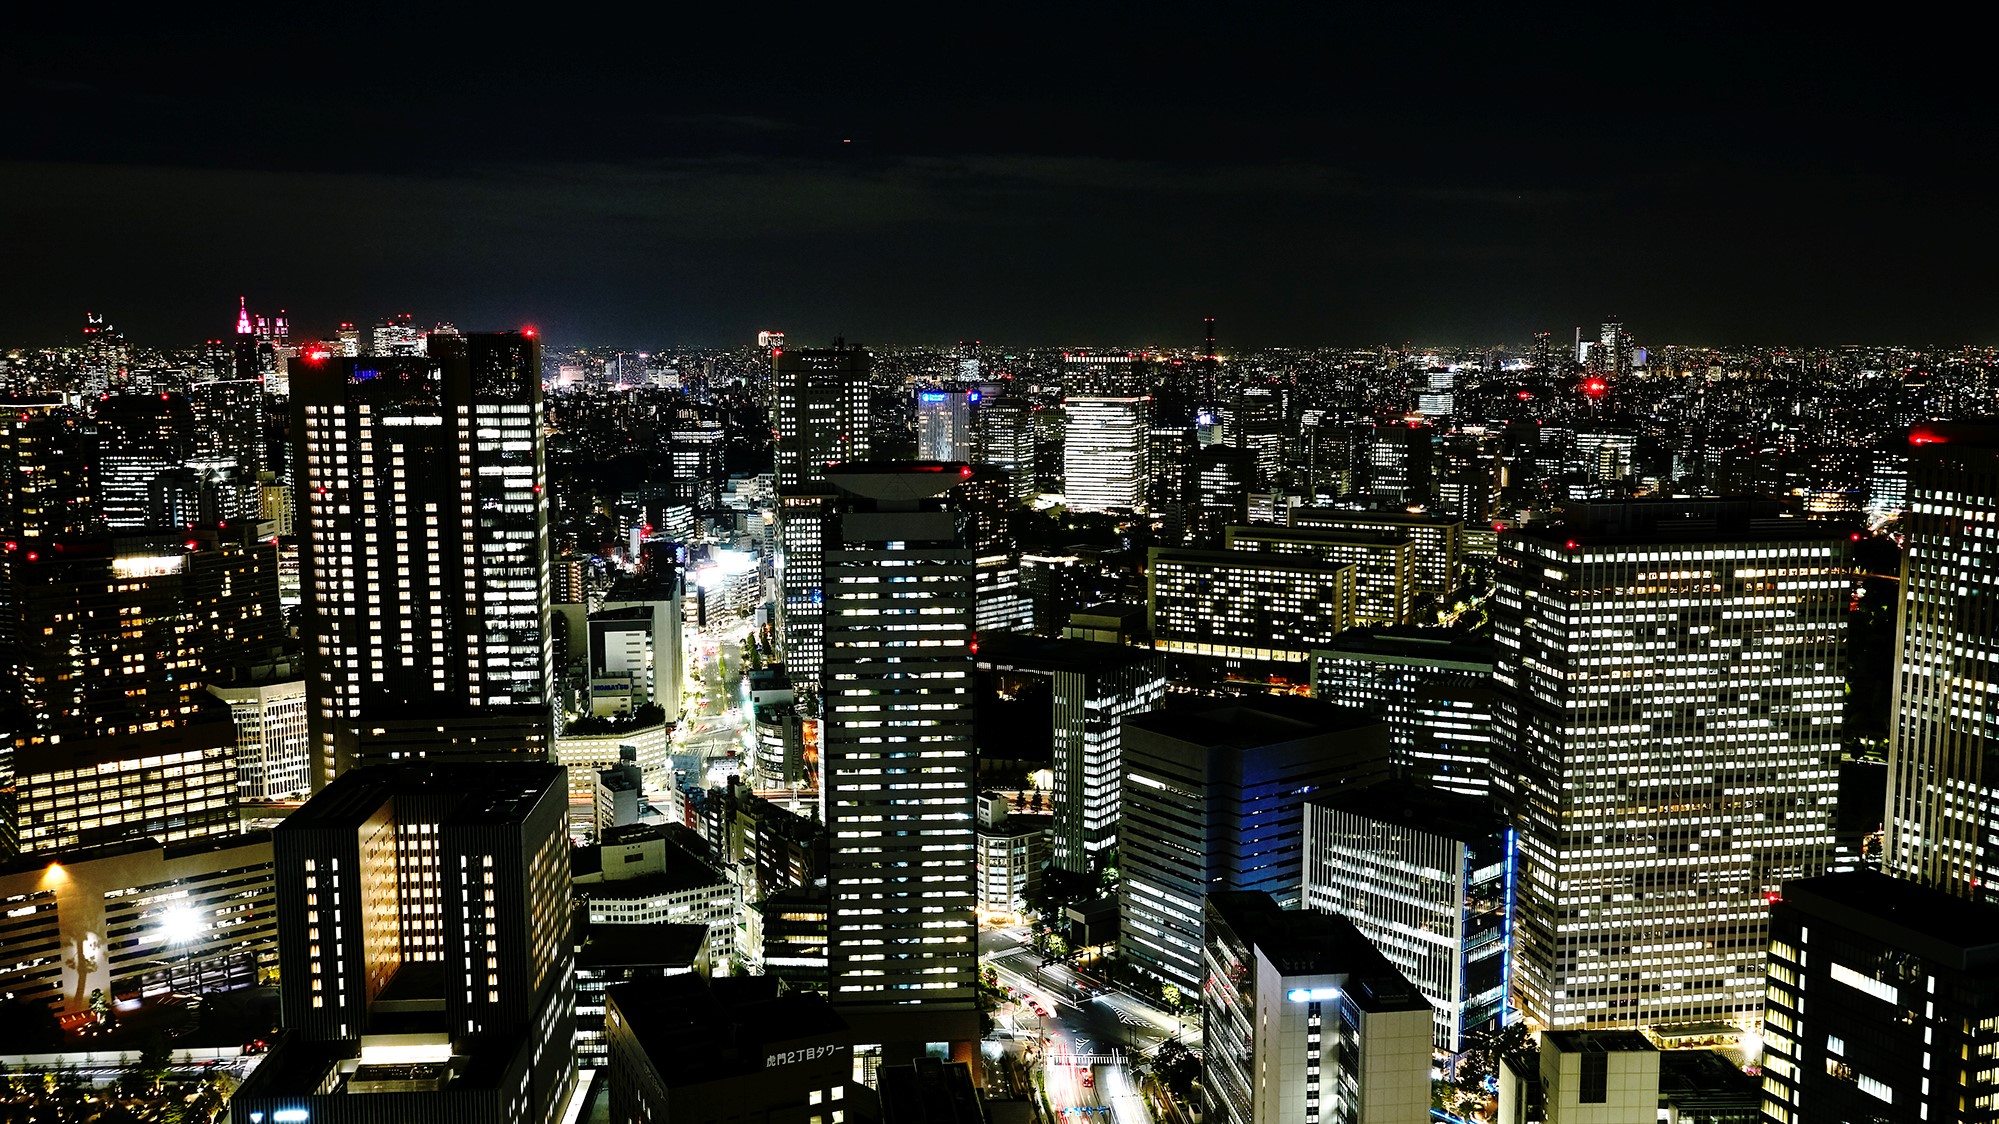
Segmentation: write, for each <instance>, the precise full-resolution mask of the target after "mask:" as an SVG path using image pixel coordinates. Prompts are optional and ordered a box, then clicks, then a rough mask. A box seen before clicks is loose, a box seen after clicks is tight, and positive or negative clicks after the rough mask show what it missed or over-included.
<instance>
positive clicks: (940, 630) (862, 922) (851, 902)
mask: <svg viewBox="0 0 1999 1124" xmlns="http://www.w3.org/2000/svg"><path fill="white" fill-rule="evenodd" d="M970 472H971V469H970V468H968V467H964V466H960V465H945V464H937V463H931V462H904V463H894V464H890V463H879V464H867V463H863V464H853V465H847V466H844V467H842V468H838V469H834V470H832V471H831V472H829V473H828V474H827V475H828V479H829V482H830V483H831V484H832V485H833V486H834V488H835V489H837V491H838V497H837V498H836V499H835V500H834V501H833V504H832V509H833V510H832V513H831V514H829V515H828V517H827V523H826V530H825V538H824V547H825V556H824V557H825V583H826V585H825V588H826V606H825V607H826V617H825V621H826V639H825V643H826V668H825V673H824V690H823V693H822V696H821V701H822V704H823V712H824V722H825V725H824V735H823V743H822V744H823V757H822V759H821V769H822V770H823V774H824V787H825V797H826V825H827V828H828V829H829V830H830V832H831V833H832V853H831V856H830V863H829V868H828V875H829V877H828V882H829V885H830V887H831V892H832V915H831V919H830V921H829V922H828V932H827V956H828V960H829V963H830V966H831V971H832V980H833V984H832V996H831V997H832V999H833V1001H834V1003H835V1004H837V1005H838V1006H839V1007H840V1009H841V1012H842V1014H843V1015H845V1016H846V1017H847V1020H848V1022H849V1023H850V1024H851V1025H853V1026H854V1028H855V1033H856V1035H857V1036H858V1040H859V1041H862V1042H867V1043H879V1044H880V1045H881V1060H882V1061H883V1062H884V1063H889V1064H896V1063H900V1062H902V1061H906V1060H907V1059H908V1058H910V1057H914V1056H917V1055H921V1054H922V1053H923V1052H924V1048H925V1044H926V1043H935V1042H949V1043H952V1044H953V1046H952V1053H953V1057H954V1058H957V1057H959V1055H961V1054H962V1055H963V1056H964V1057H966V1058H969V1056H970V1051H972V1050H973V1049H974V1048H975V1047H976V1042H977V1039H978V1010H977V1006H976V992H977V986H976V985H977V978H976V977H977V968H978V955H977V953H978V950H977V942H976V939H975V938H976V935H977V922H976V915H975V907H976V903H977V889H976V882H975V879H976V870H977V866H976V863H977V854H976V849H975V847H976V813H977V808H976V792H975V790H974V787H973V776H972V766H973V761H972V644H973V642H974V636H973V631H972V625H973V570H974V566H975V560H974V557H973V552H972V550H971V549H970V547H969V546H968V545H967V544H966V543H965V542H964V541H963V539H962V538H961V536H960V533H959V529H958V519H957V517H956V515H955V514H954V513H953V512H952V511H950V510H948V509H947V508H946V506H945V501H944V496H945V493H947V492H948V491H950V490H951V488H952V487H953V486H955V485H956V484H958V483H959V482H960V480H962V479H964V478H965V476H966V475H968V474H969V473H970Z"/></svg>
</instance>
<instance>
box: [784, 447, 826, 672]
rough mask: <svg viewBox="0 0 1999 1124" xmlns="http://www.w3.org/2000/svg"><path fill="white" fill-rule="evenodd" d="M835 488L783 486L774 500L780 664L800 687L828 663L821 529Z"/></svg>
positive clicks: (823, 538)
mask: <svg viewBox="0 0 1999 1124" xmlns="http://www.w3.org/2000/svg"><path fill="white" fill-rule="evenodd" d="M832 492H833V489H832V487H831V486H830V485H827V484H820V485H817V486H815V487H812V488H802V487H801V488H792V489H787V490H784V491H782V492H781V493H780V494H779V496H778V500H777V527H778V534H779V536H780V541H781V542H782V544H783V548H782V550H781V551H780V552H779V554H778V557H777V567H776V568H777V584H778V590H779V593H780V597H781V600H780V601H779V604H778V620H779V622H780V624H781V629H780V635H781V636H782V638H783V641H784V669H785V671H786V672H787V673H788V674H789V675H790V676H791V681H792V683H793V684H795V685H796V686H797V687H798V688H799V689H800V690H801V691H805V692H814V691H817V690H818V689H819V679H820V675H821V673H822V672H823V671H824V669H825V666H826V558H825V542H824V540H825V535H826V525H827V521H828V519H829V518H830V515H829V512H830V510H831V506H832V502H833V495H832Z"/></svg>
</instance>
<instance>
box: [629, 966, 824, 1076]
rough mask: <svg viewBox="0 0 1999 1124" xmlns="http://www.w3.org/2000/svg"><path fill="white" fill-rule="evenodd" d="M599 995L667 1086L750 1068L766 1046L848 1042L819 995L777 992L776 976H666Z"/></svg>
mask: <svg viewBox="0 0 1999 1124" xmlns="http://www.w3.org/2000/svg"><path fill="white" fill-rule="evenodd" d="M604 994H605V997H606V999H607V1000H609V1001H610V1002H613V1003H616V1004H617V1007H618V1012H619V1014H620V1015H621V1016H623V1018H624V1020H625V1022H626V1024H627V1025H628V1026H630V1028H631V1033H632V1034H633V1036H634V1037H636V1038H637V1039H638V1042H639V1046H640V1047H641V1048H642V1049H644V1050H645V1053H646V1057H647V1059H648V1060H650V1061H651V1062H652V1066H653V1069H654V1070H656V1071H657V1072H658V1073H659V1077H660V1080H661V1081H662V1082H664V1083H665V1084H666V1085H667V1087H669V1088H672V1087H674V1086H681V1085H699V1084H703V1083H706V1082H709V1081H716V1080H721V1079H724V1078H730V1077H740V1076H743V1075H745V1074H750V1073H756V1072H758V1071H760V1070H762V1069H763V1068H764V1060H765V1056H766V1055H765V1050H766V1049H767V1048H776V1047H778V1046H780V1045H783V1044H788V1043H793V1042H801V1041H806V1040H810V1041H811V1042H812V1043H813V1044H814V1045H823V1044H825V1043H826V1042H827V1041H828V1040H831V1041H832V1042H834V1043H837V1044H839V1045H851V1043H849V1042H848V1041H847V1039H848V1030H847V1022H846V1020H845V1019H843V1018H841V1017H840V1015H839V1014H838V1013H837V1012H835V1011H834V1010H833V1005H832V1004H831V1003H829V1002H827V1000H826V997H825V996H824V995H821V994H819V993H818V992H811V991H790V992H784V993H782V994H780V993H779V991H778V981H777V979H776V977H774V976H731V977H727V978H724V979H719V980H708V979H704V978H702V977H701V976H698V975H683V976H668V977H665V978H663V979H649V980H634V981H632V982H630V983H622V984H615V985H613V986H611V987H609V988H607V989H605V993H604Z"/></svg>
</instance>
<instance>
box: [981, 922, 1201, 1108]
mask: <svg viewBox="0 0 1999 1124" xmlns="http://www.w3.org/2000/svg"><path fill="white" fill-rule="evenodd" d="M1024 935H1025V934H1024V932H1023V931H1022V930H1018V929H1008V930H985V931H982V932H981V933H980V934H979V945H980V960H981V961H982V962H983V963H986V964H990V965H991V966H992V968H993V971H994V973H995V974H996V975H997V976H998V978H999V982H1000V985H1001V986H1002V987H1006V988H1010V989H1012V990H1014V991H1016V992H1020V993H1024V994H1025V996H1026V997H1027V1002H1025V1003H1012V1004H1007V1005H1005V1006H1003V1007H1001V1009H1000V1010H999V1011H998V1012H996V1017H997V1022H998V1025H999V1026H1000V1028H1001V1029H1003V1030H1005V1031H1008V1032H1010V1033H1012V1034H1013V1035H1014V1037H1015V1040H1016V1041H1022V1042H1024V1043H1025V1047H1024V1051H1025V1055H1026V1058H1027V1060H1028V1062H1029V1063H1030V1065H1031V1066H1032V1067H1033V1068H1035V1069H1037V1070H1038V1071H1039V1072H1040V1073H1041V1074H1042V1077H1043V1083H1044V1084H1043V1087H1044V1088H1045V1090H1046V1092H1047V1095H1048V1103H1049V1105H1050V1106H1051V1107H1053V1108H1054V1110H1055V1113H1056V1117H1057V1120H1058V1121H1076V1122H1083V1121H1112V1122H1114V1124H1152V1119H1153V1118H1152V1113H1151V1111H1150V1108H1149V1106H1148V1104H1147V1101H1146V1099H1145V1097H1144V1096H1142V1095H1141V1094H1140V1092H1139V1089H1138V1079H1137V1077H1136V1076H1135V1075H1134V1074H1133V1073H1132V1071H1131V1068H1130V1066H1131V1063H1132V1062H1133V1061H1135V1060H1137V1059H1136V1057H1135V1055H1140V1054H1149V1053H1150V1052H1151V1051H1153V1050H1155V1049H1157V1048H1158V1046H1159V1044H1160V1043H1162V1042H1164V1041H1166V1040H1167V1039H1168V1038H1169V1037H1172V1036H1174V1035H1176V1034H1180V1035H1182V1036H1183V1039H1184V1040H1186V1041H1187V1042H1188V1045H1190V1046H1196V1047H1198V1046H1199V1044H1200V1039H1199V1034H1198V1031H1196V1030H1195V1029H1194V1028H1193V1027H1191V1026H1189V1027H1185V1028H1184V1029H1183V1024H1182V1023H1181V1021H1180V1020H1179V1019H1177V1018H1175V1017H1174V1016H1173V1015H1171V1014H1169V1013H1167V1012H1165V1011H1160V1010H1157V1009H1156V1008H1154V1007H1152V1006H1151V1005H1149V1004H1146V1003H1143V1002H1140V1001H1139V1000H1137V999H1135V998H1133V997H1131V996H1129V995H1126V994H1124V993H1122V992H1117V991H1110V992H1098V993H1094V994H1092V992H1094V991H1095V989H1094V988H1093V987H1092V986H1091V985H1090V984H1089V983H1086V982H1085V981H1084V980H1083V979H1081V978H1080V977H1078V976H1077V974H1076V973H1075V971H1074V970H1073V969H1071V968H1069V967H1068V966H1067V965H1064V964H1049V965H1047V966H1046V967H1043V966H1042V965H1041V956H1040V954H1039V953H1037V952H1035V951H1034V950H1033V949H1031V948H1028V947H1026V946H1025V945H1024V944H1023V943H1022V942H1023V939H1024ZM1034 1003H1039V1004H1040V1005H1041V1008H1042V1010H1045V1011H1047V1012H1048V1014H1047V1015H1046V1016H1045V1017H1043V1016H1037V1015H1036V1014H1035V1013H1034V1010H1033V1006H1032V1004H1034ZM1043 1036H1045V1038H1046V1042H1045V1044H1044V1043H1042V1042H1041V1039H1042V1038H1043ZM1085 1072H1088V1073H1089V1075H1090V1081H1089V1083H1087V1084H1086V1083H1085V1082H1084V1080H1083V1075H1084V1073H1085Z"/></svg>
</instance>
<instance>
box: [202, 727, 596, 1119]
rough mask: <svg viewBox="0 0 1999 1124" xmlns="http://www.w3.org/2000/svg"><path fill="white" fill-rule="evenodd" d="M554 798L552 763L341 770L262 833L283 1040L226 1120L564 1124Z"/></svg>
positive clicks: (563, 937) (564, 1033)
mask: <svg viewBox="0 0 1999 1124" xmlns="http://www.w3.org/2000/svg"><path fill="white" fill-rule="evenodd" d="M565 801H566V796H565V791H564V785H563V779H562V770H561V769H560V768H558V767H557V766H554V765H549V764H545V763H528V762H521V763H514V764H508V765H465V764H455V765H444V764H432V763H425V764H408V765H391V766H381V767H377V768H370V769H356V770H352V771H350V772H348V773H345V774H343V775H342V776H341V777H339V778H338V779H337V780H335V781H334V782H333V783H332V784H330V785H328V786H327V787H326V788H325V789H324V790H322V791H321V792H319V793H318V794H317V795H316V796H314V797H313V798H312V799H311V800H309V801H307V802H306V804H305V806H304V807H302V808H300V809H299V810H298V811H297V812H294V813H293V814H292V815H291V816H289V817H287V818H286V819H285V821H284V822H283V823H282V824H280V825H279V826H278V828H277V829H276V831H274V832H273V834H272V853H273V862H274V865H275V866H276V868H277V885H278V956H279V962H280V965H281V968H282V971H283V976H284V979H285V980H286V981H287V986H286V987H285V989H284V993H283V996H282V998H283V1014H284V1025H285V1029H286V1031H287V1036H286V1039H285V1040H284V1041H283V1042H282V1043H280V1045H279V1046H278V1048H277V1050H276V1051H275V1052H273V1054H272V1055H271V1056H270V1057H269V1058H268V1059H266V1060H265V1061H264V1063H263V1064H262V1065H260V1066H259V1067H258V1068H257V1070H256V1072H255V1074H253V1075H252V1077H251V1079H249V1080H247V1081H245V1082H244V1084H243V1085H242V1087H241V1088H240V1089H239V1090H238V1091H237V1093H236V1097H235V1099H234V1101H233V1102H232V1105H231V1107H232V1112H233V1114H234V1115H235V1117H236V1118H237V1119H243V1120H256V1119H265V1120H275V1119H279V1118H280V1117H282V1118H284V1119H307V1118H308V1116H309V1118H310V1119H315V1120H346V1121H367V1122H373V1121H382V1122H384V1124H387V1122H390V1121H403V1120H491V1121H496V1122H497V1121H506V1122H508V1124H514V1122H521V1124H529V1122H534V1124H549V1122H552V1121H555V1120H559V1119H561V1117H562V1110H563V1108H564V1106H565V1104H566V1102H567V1099H568V1096H569V1093H570V1091H571V1089H572V1088H573V1086H574V1085H575V1083H576V1062H575V1056H574V1054H573V1052H572V1050H571V1039H572V1034H571V1029H570V1026H571V1021H572V1018H573V1014H572V1011H571V1002H572V997H571V987H572V984H571V964H572V961H573V958H574V952H573V950H572V948H571V945H570V940H569V925H568V910H569V842H568V837H567V836H566V834H565V833H564V830H563V820H564V818H563V812H564V804H565ZM295 1112H296V1113H300V1115H298V1116H296V1117H293V1116H290V1115H288V1114H289V1113H295Z"/></svg>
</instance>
